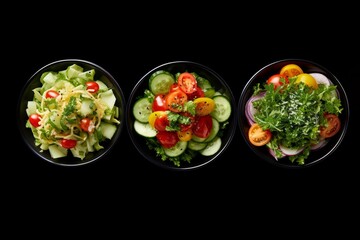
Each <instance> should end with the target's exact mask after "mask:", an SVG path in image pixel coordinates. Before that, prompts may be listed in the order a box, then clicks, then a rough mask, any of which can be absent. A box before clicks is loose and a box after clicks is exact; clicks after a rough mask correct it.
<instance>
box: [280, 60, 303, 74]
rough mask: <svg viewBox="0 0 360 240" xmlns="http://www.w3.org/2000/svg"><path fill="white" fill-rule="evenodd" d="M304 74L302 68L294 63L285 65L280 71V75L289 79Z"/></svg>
mask: <svg viewBox="0 0 360 240" xmlns="http://www.w3.org/2000/svg"><path fill="white" fill-rule="evenodd" d="M303 72H304V71H303V70H302V69H301V67H300V66H299V65H296V64H293V63H291V64H287V65H285V66H284V67H282V68H281V70H280V74H282V75H285V76H287V77H294V76H297V75H299V74H301V73H303Z"/></svg>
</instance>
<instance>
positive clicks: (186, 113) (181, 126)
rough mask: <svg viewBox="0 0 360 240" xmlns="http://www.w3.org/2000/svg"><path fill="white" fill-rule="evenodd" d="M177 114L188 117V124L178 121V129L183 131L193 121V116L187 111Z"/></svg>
mask: <svg viewBox="0 0 360 240" xmlns="http://www.w3.org/2000/svg"><path fill="white" fill-rule="evenodd" d="M179 114H180V115H182V116H184V117H188V118H189V119H190V123H189V124H183V123H180V131H182V132H184V131H187V130H189V129H190V128H191V127H192V125H193V124H194V122H195V116H193V115H191V114H190V113H189V112H181V113H179Z"/></svg>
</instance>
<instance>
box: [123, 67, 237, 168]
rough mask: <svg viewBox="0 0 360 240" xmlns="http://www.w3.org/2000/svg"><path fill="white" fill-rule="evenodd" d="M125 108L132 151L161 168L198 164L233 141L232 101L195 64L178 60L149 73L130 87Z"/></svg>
mask: <svg viewBox="0 0 360 240" xmlns="http://www.w3.org/2000/svg"><path fill="white" fill-rule="evenodd" d="M128 104H129V106H128V120H129V130H130V136H131V137H132V140H133V142H134V144H135V146H136V147H137V148H138V150H139V151H140V153H142V154H143V155H144V156H145V157H146V158H147V159H149V160H150V161H152V162H153V163H155V164H157V165H159V166H162V167H166V168H171V169H192V168H196V167H198V166H201V165H204V164H205V163H207V162H210V161H211V160H213V159H215V158H216V157H217V156H218V155H219V154H220V153H221V152H222V151H223V150H224V149H225V147H226V146H227V145H228V143H229V141H230V140H231V138H232V136H233V133H232V132H229V131H231V129H232V128H233V125H231V123H233V118H234V113H233V109H234V103H233V96H232V94H231V92H230V90H229V88H227V85H226V83H225V82H223V80H222V79H221V78H220V77H219V76H218V75H217V74H216V73H215V72H213V71H212V70H211V69H208V68H207V67H205V66H203V65H201V64H197V63H193V62H181V61H180V62H172V63H168V64H164V65H161V66H159V67H158V68H156V69H153V70H152V71H151V72H149V73H148V74H146V75H145V76H144V77H143V78H142V79H141V80H140V82H139V85H138V86H136V87H135V88H134V90H133V92H132V94H131V97H130V101H129V103H128ZM229 134H230V135H229Z"/></svg>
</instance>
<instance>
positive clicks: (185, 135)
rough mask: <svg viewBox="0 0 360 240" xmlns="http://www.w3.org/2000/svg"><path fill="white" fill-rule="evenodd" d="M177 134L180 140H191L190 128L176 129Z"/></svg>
mask: <svg viewBox="0 0 360 240" xmlns="http://www.w3.org/2000/svg"><path fill="white" fill-rule="evenodd" d="M177 134H178V138H179V140H180V141H183V142H187V141H190V140H191V137H192V130H191V129H188V130H186V131H178V132H177Z"/></svg>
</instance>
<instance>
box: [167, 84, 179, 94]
mask: <svg viewBox="0 0 360 240" xmlns="http://www.w3.org/2000/svg"><path fill="white" fill-rule="evenodd" d="M179 89H180V87H179V84H178V83H173V84H171V86H170V90H169V92H175V91H177V90H179Z"/></svg>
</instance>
